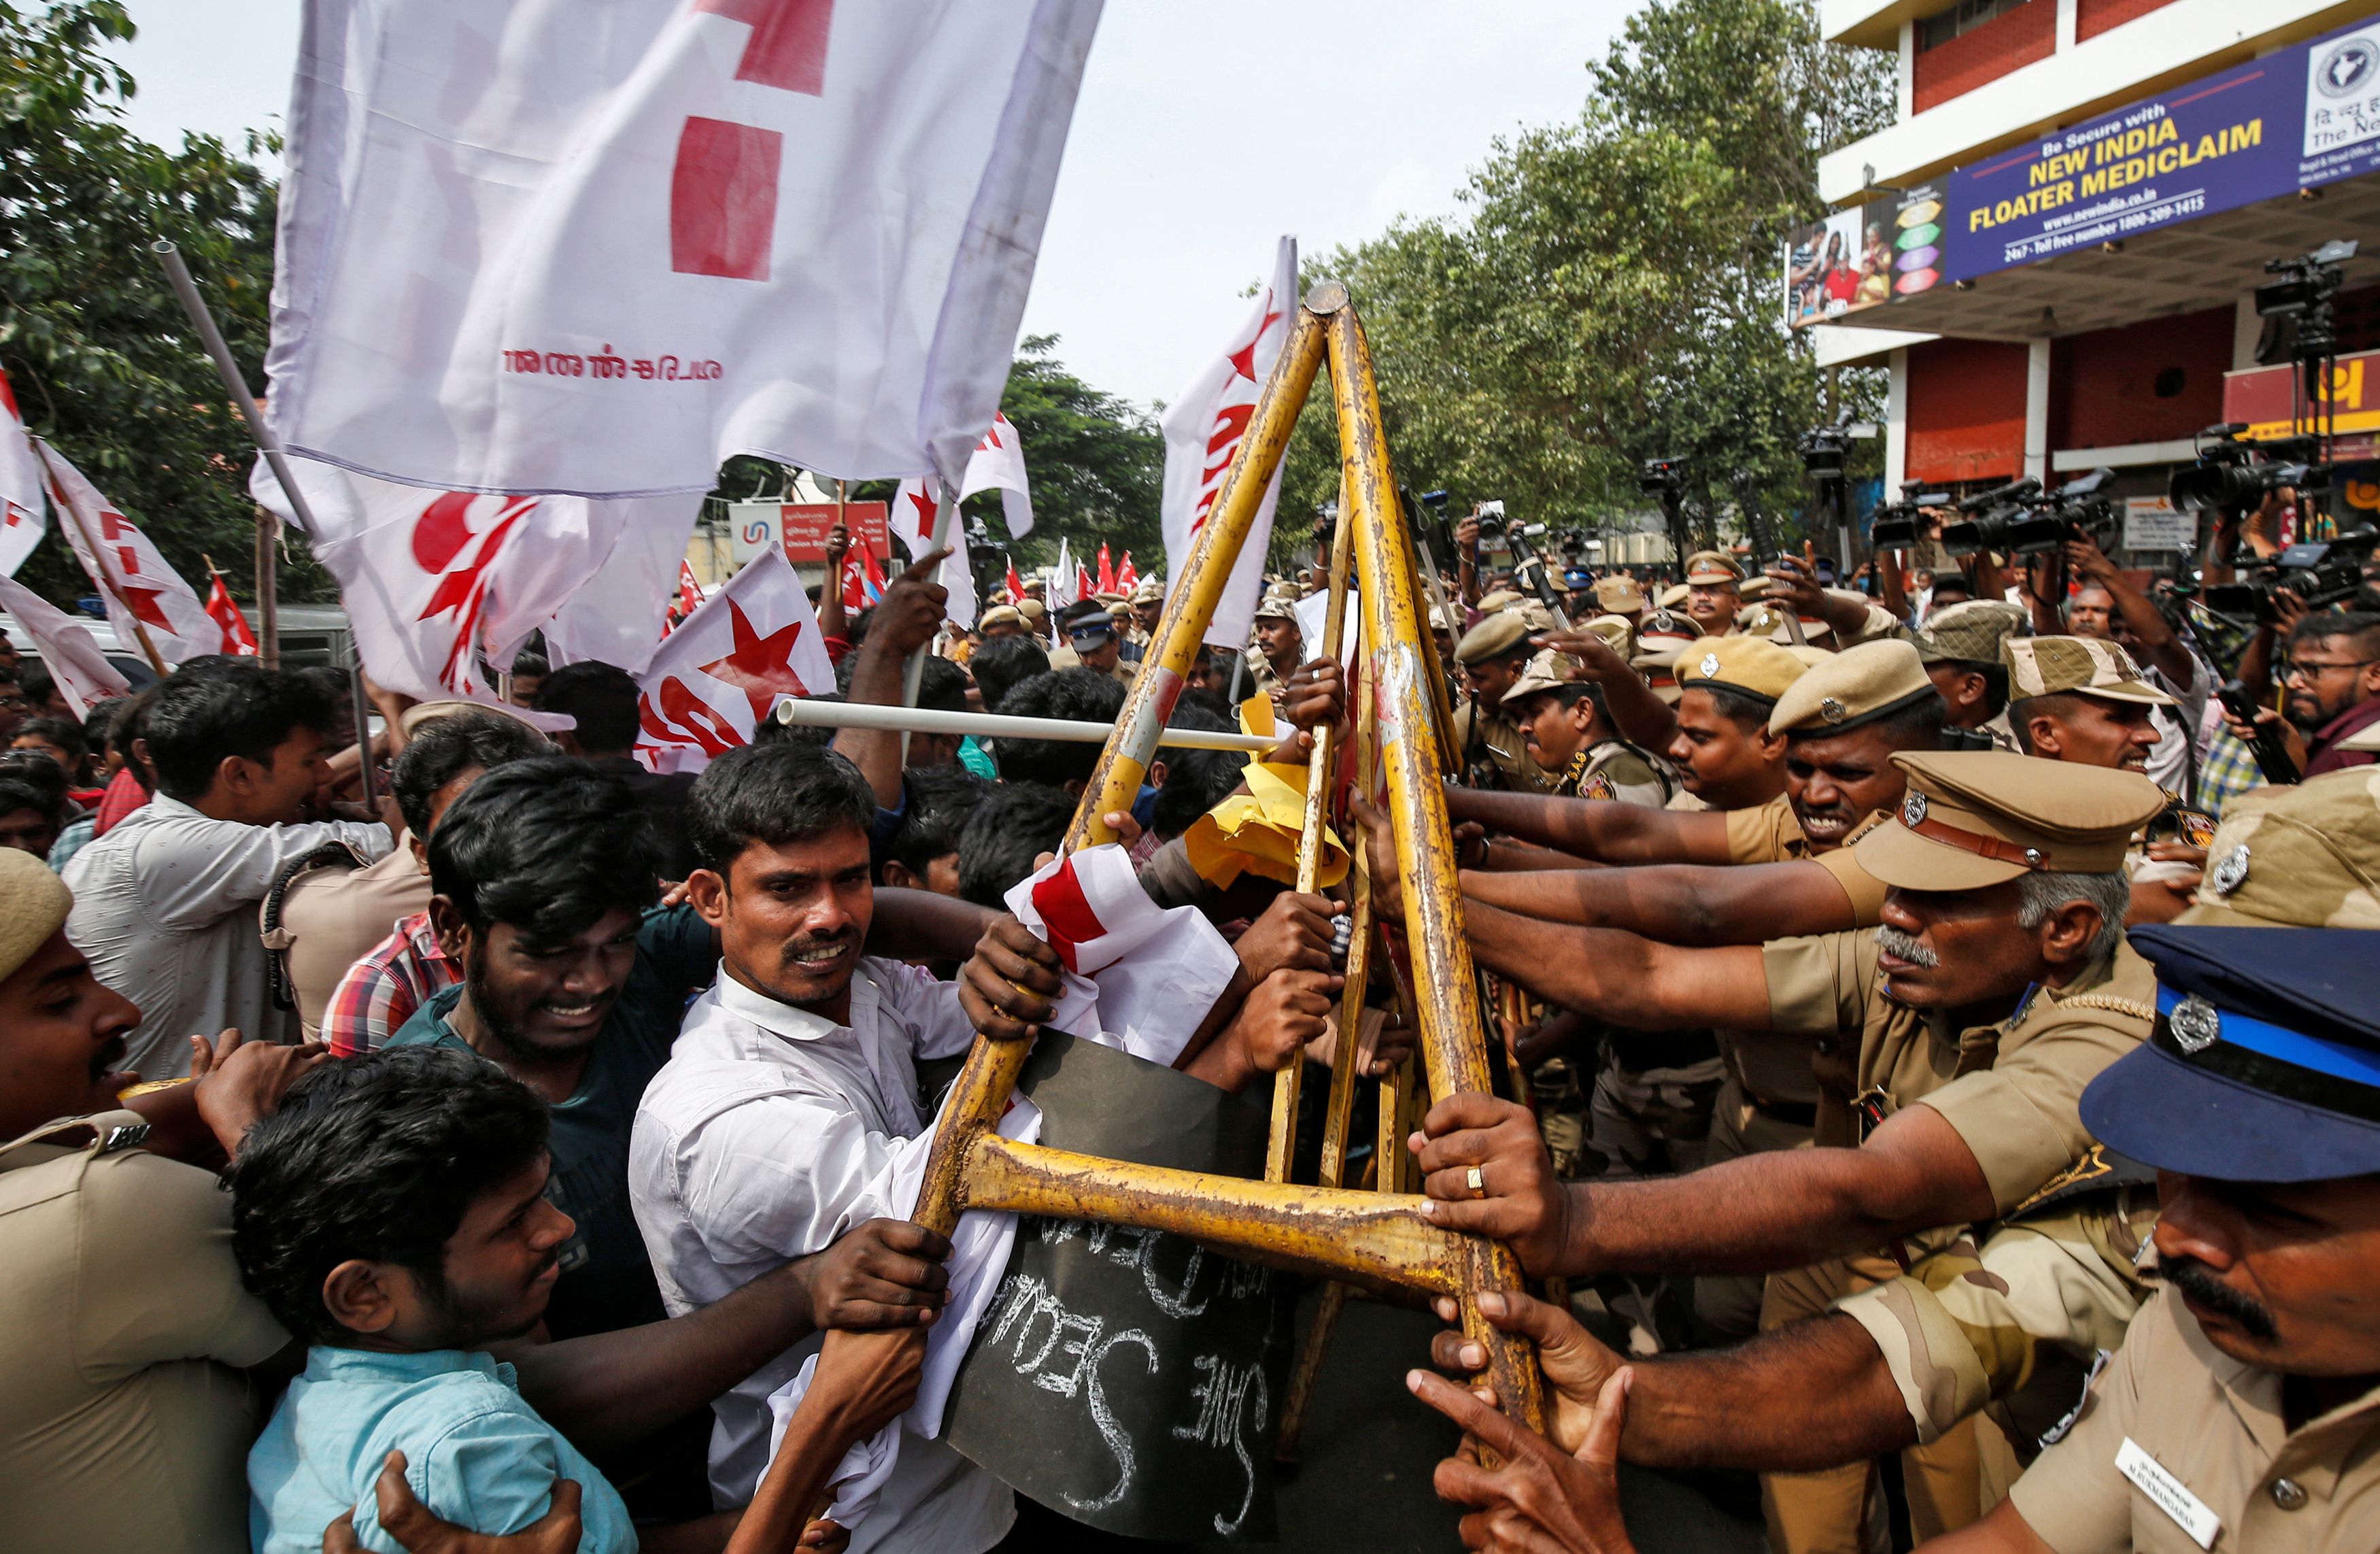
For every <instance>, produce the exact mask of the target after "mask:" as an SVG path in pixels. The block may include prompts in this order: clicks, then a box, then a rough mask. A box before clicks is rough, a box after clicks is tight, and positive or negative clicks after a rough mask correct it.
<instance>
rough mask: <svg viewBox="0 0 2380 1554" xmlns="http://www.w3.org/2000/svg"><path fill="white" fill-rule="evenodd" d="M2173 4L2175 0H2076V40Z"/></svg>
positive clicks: (2094, 35) (2093, 36)
mask: <svg viewBox="0 0 2380 1554" xmlns="http://www.w3.org/2000/svg"><path fill="white" fill-rule="evenodd" d="M2172 4H2173V0H2076V3H2075V6H2074V41H2075V42H2078V43H2082V42H2089V41H2090V40H2092V39H2094V38H2095V37H2097V36H2098V35H2099V34H2100V33H2102V32H2105V31H2107V30H2108V29H2109V28H2111V27H2121V26H2123V25H2124V23H2126V22H2128V21H2130V20H2131V19H2132V18H2134V17H2144V16H2146V15H2148V14H2149V13H2150V12H2151V11H2154V10H2159V9H2162V8H2163V7H2165V6H2170V5H2172Z"/></svg>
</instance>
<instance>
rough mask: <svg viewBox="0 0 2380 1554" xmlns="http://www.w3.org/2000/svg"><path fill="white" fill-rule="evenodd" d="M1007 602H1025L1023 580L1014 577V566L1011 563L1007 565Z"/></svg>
mask: <svg viewBox="0 0 2380 1554" xmlns="http://www.w3.org/2000/svg"><path fill="white" fill-rule="evenodd" d="M1008 602H1010V603H1011V604H1022V603H1024V602H1025V579H1024V578H1022V577H1018V576H1017V575H1016V564H1015V563H1014V562H1013V561H1012V562H1010V563H1009V564H1008Z"/></svg>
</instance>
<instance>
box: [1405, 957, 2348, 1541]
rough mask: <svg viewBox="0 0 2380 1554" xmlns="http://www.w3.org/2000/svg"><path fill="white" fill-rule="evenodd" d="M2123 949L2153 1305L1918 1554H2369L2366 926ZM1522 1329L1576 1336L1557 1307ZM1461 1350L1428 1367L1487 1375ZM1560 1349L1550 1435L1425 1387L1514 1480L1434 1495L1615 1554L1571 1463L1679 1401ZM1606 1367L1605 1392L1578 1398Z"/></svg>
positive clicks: (2118, 1067)
mask: <svg viewBox="0 0 2380 1554" xmlns="http://www.w3.org/2000/svg"><path fill="white" fill-rule="evenodd" d="M2133 941H2134V943H2135V945H2136V946H2137V948H2138V950H2139V953H2141V954H2142V955H2143V956H2144V957H2145V958H2146V959H2147V960H2148V961H2149V962H2150V963H2151V964H2152V965H2154V967H2155V973H2156V979H2157V983H2158V987H2157V990H2156V999H2157V1006H2158V1018H2157V1022H2156V1029H2155V1037H2154V1038H2153V1039H2152V1040H2151V1041H2150V1042H2148V1043H2145V1044H2143V1045H2142V1046H2139V1047H2137V1048H2135V1049H2134V1050H2132V1051H2131V1052H2130V1053H2128V1054H2127V1055H2126V1056H2124V1057H2123V1058H2121V1059H2119V1060H2118V1061H2117V1062H2115V1063H2114V1064H2112V1065H2110V1066H2109V1067H2108V1068H2107V1070H2106V1071H2105V1072H2103V1073H2101V1074H2099V1075H2097V1076H2096V1077H2095V1079H2093V1081H2092V1082H2091V1084H2090V1086H2089V1087H2087V1088H2086V1089H2085V1091H2084V1092H2083V1098H2082V1101H2081V1114H2082V1116H2083V1121H2084V1123H2086V1125H2087V1126H2089V1127H2090V1128H2091V1129H2092V1130H2094V1131H2095V1132H2096V1133H2098V1134H2100V1135H2103V1136H2104V1137H2105V1139H2106V1141H2107V1148H2108V1149H2110V1150H2113V1151H2118V1152H2120V1153H2121V1154H2123V1155H2125V1156H2128V1157H2130V1158H2131V1159H2136V1160H2139V1161H2141V1162H2143V1164H2145V1165H2148V1166H2153V1167H2155V1169H2156V1170H2158V1171H2159V1172H2160V1173H2161V1177H2160V1180H2161V1182H2162V1184H2163V1186H2164V1189H2165V1202H2164V1207H2163V1211H2162V1215H2161V1217H2160V1219H2159V1220H2158V1222H2157V1224H2156V1227H2155V1232H2153V1235H2152V1236H2151V1237H2150V1239H2149V1242H2148V1244H2147V1245H2146V1247H2145V1248H2144V1254H2145V1258H2146V1266H2145V1268H2144V1269H2143V1275H2144V1277H2145V1278H2146V1279H2148V1280H2149V1281H2152V1282H2153V1283H2155V1284H2157V1285H2162V1286H2164V1288H2162V1289H2159V1290H2158V1291H2157V1293H2155V1295H2154V1296H2153V1297H2152V1298H2151V1299H2149V1301H2148V1302H2147V1303H2146V1305H2144V1306H2143V1309H2142V1311H2141V1312H2140V1314H2139V1316H2138V1317H2136V1318H2134V1320H2133V1321H2132V1322H2131V1326H2130V1329H2128V1331H2127V1332H2126V1334H2125V1336H2124V1340H2123V1342H2122V1344H2121V1346H2120V1348H2116V1349H2114V1350H2112V1352H2104V1353H2102V1354H2100V1355H2099V1356H2098V1362H2099V1363H2098V1365H2097V1367H2096V1374H2095V1378H2094V1379H2093V1381H2092V1383H2091V1386H2090V1390H2089V1392H2088V1394H2087V1396H2085V1397H2084V1398H2083V1399H2082V1400H2081V1402H2080V1403H2079V1404H2078V1406H2076V1407H2075V1408H2074V1409H2073V1410H2072V1412H2071V1414H2070V1416H2069V1418H2067V1419H2066V1420H2063V1421H2061V1422H2060V1424H2059V1425H2058V1427H2055V1428H2054V1429H2053V1431H2052V1432H2051V1434H2052V1436H2053V1437H2054V1439H2052V1440H2051V1441H2050V1442H2049V1443H2048V1444H2047V1445H2046V1449H2045V1450H2044V1451H2043V1452H2042V1454H2041V1456H2040V1458H2039V1459H2038V1460H2037V1461H2036V1462H2034V1463H2033V1465H2032V1466H2031V1467H2030V1468H2028V1469H2027V1470H2026V1472H2025V1474H2024V1475H2023V1476H2022V1478H2020V1479H2019V1480H2018V1481H2017V1482H2016V1484H2015V1485H2014V1487H2012V1489H2011V1491H2010V1495H2009V1498H2008V1499H2006V1500H2005V1501H2004V1502H2002V1503H2001V1504H1999V1505H1998V1506H1997V1507H1996V1508H1995V1509H1994V1510H1993V1511H1992V1512H1990V1513H1989V1514H1988V1515H1986V1516H1985V1517H1984V1518H1983V1519H1982V1520H1981V1521H1980V1522H1979V1523H1977V1524H1974V1525H1973V1526H1972V1527H1969V1528H1967V1529H1965V1530H1964V1531H1963V1532H1961V1534H1960V1535H1959V1536H1956V1537H1955V1538H1950V1539H1945V1540H1943V1541H1942V1542H1940V1543H1937V1544H1928V1545H1925V1550H1926V1551H1929V1554H1952V1550H1953V1548H1955V1549H1956V1550H1957V1551H1958V1554H2039V1551H2041V1550H2044V1549H2054V1550H2056V1551H2058V1554H2193V1551H2199V1550H2207V1551H2214V1554H2245V1551H2254V1554H2294V1551H2299V1550H2303V1551H2307V1554H2313V1551H2316V1550H2321V1551H2330V1550H2349V1549H2356V1550H2361V1549H2368V1548H2380V1385H2375V1378H2380V1303H2375V1302H2374V1300H2373V1298H2372V1295H2371V1291H2372V1288H2373V1286H2374V1281H2380V1251H2375V1250H2374V1248H2375V1245H2376V1244H2380V1022H2375V1020H2374V1014H2373V1011H2374V1008H2376V1007H2380V963H2375V961H2374V958H2373V956H2372V954H2371V953H2370V951H2369V949H2368V948H2367V947H2366V944H2365V942H2364V941H2363V940H2362V934H2361V932H2360V931H2358V930H2352V929H2285V930H2279V931H2275V932H2269V933H2236V932H2229V931H2227V930H2226V929H2221V928H2214V927H2193V926H2183V925H2179V924H2177V925H2173V926H2170V927H2150V928H2146V929H2140V930H2138V931H2137V932H2136V933H2135V934H2134V935H2133ZM1527 1312H1528V1316H1529V1317H1530V1319H1531V1321H1532V1322H1533V1323H1534V1324H1535V1326H1536V1328H1537V1329H1542V1330H1544V1331H1546V1332H1548V1333H1549V1334H1551V1335H1552V1336H1554V1337H1556V1338H1559V1337H1560V1336H1561V1329H1560V1320H1559V1318H1558V1317H1554V1316H1552V1315H1550V1314H1549V1310H1548V1308H1546V1307H1543V1306H1538V1305H1531V1306H1530V1307H1528V1308H1527ZM1450 1340H1451V1335H1449V1336H1448V1337H1446V1338H1441V1340H1440V1341H1439V1354H1441V1355H1442V1356H1446V1357H1448V1358H1451V1359H1452V1360H1453V1361H1454V1363H1455V1367H1456V1368H1461V1369H1470V1368H1475V1366H1474V1365H1473V1363H1472V1362H1473V1358H1474V1356H1473V1355H1471V1354H1460V1353H1451V1351H1457V1350H1459V1349H1460V1345H1461V1341H1460V1340H1451V1342H1450ZM1570 1360H1571V1352H1569V1351H1566V1350H1563V1349H1560V1348H1557V1349H1553V1350H1549V1351H1548V1380H1549V1381H1551V1382H1552V1383H1553V1387H1552V1389H1551V1390H1552V1392H1553V1394H1554V1396H1553V1407H1552V1408H1551V1409H1550V1411H1549V1416H1550V1419H1551V1420H1552V1422H1553V1424H1554V1427H1555V1428H1554V1439H1551V1440H1547V1439H1541V1438H1537V1437H1535V1436H1532V1435H1529V1434H1527V1433H1526V1432H1525V1431H1522V1430H1518V1429H1515V1428H1513V1427H1511V1426H1509V1425H1508V1424H1506V1423H1505V1422H1504V1421H1502V1420H1501V1418H1500V1416H1497V1415H1493V1414H1491V1413H1490V1411H1489V1410H1488V1408H1487V1407H1486V1406H1485V1405H1484V1404H1481V1403H1479V1402H1476V1400H1475V1399H1473V1398H1472V1397H1471V1395H1470V1394H1469V1393H1468V1392H1466V1391H1464V1390H1462V1389H1460V1388H1457V1387H1455V1386H1453V1385H1452V1384H1451V1383H1448V1382H1446V1381H1444V1380H1442V1379H1441V1378H1435V1377H1430V1378H1418V1379H1416V1380H1415V1381H1414V1382H1413V1385H1414V1390H1415V1391H1416V1392H1418V1393H1419V1394H1420V1395H1421V1396H1422V1397H1423V1398H1424V1399H1425V1401H1427V1402H1430V1403H1431V1404H1432V1405H1433V1406H1435V1407H1437V1408H1439V1409H1440V1410H1441V1411H1442V1412H1444V1413H1446V1414H1448V1415H1449V1416H1450V1417H1452V1418H1454V1419H1455V1420H1456V1421H1457V1422H1458V1423H1461V1424H1463V1426H1464V1427H1466V1428H1471V1429H1475V1431H1476V1432H1477V1433H1478V1434H1479V1436H1480V1439H1481V1440H1482V1441H1483V1442H1484V1443H1485V1444H1486V1445H1487V1446H1488V1447H1489V1448H1491V1449H1493V1450H1495V1451H1499V1452H1500V1453H1501V1454H1502V1455H1503V1456H1504V1457H1505V1458H1506V1459H1507V1460H1508V1461H1509V1462H1511V1463H1512V1465H1511V1466H1509V1467H1507V1468H1505V1469H1503V1470H1501V1471H1499V1472H1492V1473H1491V1472H1488V1471H1485V1470H1475V1469H1472V1468H1470V1467H1468V1466H1467V1465H1464V1464H1458V1463H1445V1464H1441V1465H1440V1467H1439V1474H1438V1484H1439V1488H1440V1490H1441V1492H1442V1493H1445V1494H1447V1496H1448V1498H1449V1499H1454V1500H1456V1501H1458V1502H1460V1503H1463V1504H1465V1505H1468V1506H1473V1507H1476V1508H1479V1509H1480V1510H1483V1511H1486V1512H1489V1516H1488V1522H1489V1523H1490V1524H1492V1525H1494V1526H1495V1527H1496V1528H1497V1530H1498V1533H1499V1536H1500V1537H1502V1538H1504V1539H1506V1540H1507V1542H1506V1543H1504V1544H1500V1545H1499V1547H1511V1546H1517V1545H1518V1544H1520V1543H1521V1542H1524V1541H1525V1540H1528V1539H1531V1538H1542V1539H1545V1540H1546V1541H1545V1543H1544V1544H1542V1545H1540V1544H1531V1545H1530V1546H1531V1547H1540V1546H1552V1545H1553V1544H1554V1543H1555V1542H1556V1541H1557V1538H1556V1534H1557V1531H1558V1530H1559V1531H1560V1532H1567V1533H1569V1534H1570V1536H1569V1537H1568V1538H1567V1539H1566V1540H1561V1541H1560V1544H1559V1546H1560V1547H1563V1548H1593V1549H1596V1550H1598V1551H1601V1554H1622V1551H1624V1550H1626V1549H1628V1548H1630V1547H1631V1546H1630V1544H1629V1542H1628V1538H1627V1534H1626V1530H1625V1528H1624V1526H1623V1525H1622V1524H1621V1520H1620V1512H1619V1506H1618V1503H1617V1493H1616V1488H1617V1486H1616V1481H1615V1480H1614V1479H1613V1478H1612V1477H1611V1476H1610V1475H1609V1473H1608V1471H1607V1472H1597V1471H1594V1470H1592V1469H1589V1470H1588V1471H1585V1472H1576V1471H1568V1472H1566V1471H1564V1468H1563V1465H1562V1464H1561V1463H1560V1462H1559V1460H1558V1457H1557V1454H1558V1453H1560V1454H1565V1455H1566V1454H1568V1453H1570V1452H1574V1451H1582V1449H1583V1448H1586V1447H1587V1445H1588V1434H1589V1428H1590V1414H1592V1425H1591V1427H1592V1429H1593V1431H1594V1432H1595V1443H1594V1447H1593V1449H1592V1450H1591V1451H1585V1453H1584V1454H1585V1455H1587V1456H1590V1457H1597V1458H1599V1457H1600V1455H1601V1454H1602V1453H1607V1452H1609V1451H1612V1450H1613V1448H1614V1447H1617V1448H1618V1450H1619V1452H1620V1454H1622V1455H1627V1456H1631V1457H1634V1456H1636V1455H1637V1451H1635V1448H1636V1447H1637V1446H1638V1445H1639V1436H1640V1431H1639V1428H1638V1426H1639V1423H1640V1421H1641V1420H1643V1419H1644V1418H1645V1414H1646V1413H1647V1409H1646V1404H1647V1402H1653V1404H1654V1406H1653V1409H1652V1411H1651V1412H1653V1413H1654V1414H1655V1416H1656V1417H1657V1418H1658V1417H1659V1416H1661V1415H1665V1414H1672V1413H1674V1412H1675V1410H1674V1408H1671V1407H1669V1406H1666V1405H1665V1404H1664V1403H1663V1402H1658V1401H1656V1400H1652V1399H1649V1398H1648V1396H1647V1393H1646V1390H1645V1389H1644V1388H1643V1387H1642V1385H1641V1384H1640V1385H1637V1386H1633V1387H1632V1386H1627V1385H1625V1384H1624V1383H1621V1382H1620V1380H1619V1378H1618V1377H1617V1373H1616V1370H1613V1369H1612V1368H1611V1367H1609V1366H1603V1365H1601V1364H1599V1363H1597V1362H1590V1363H1589V1364H1587V1365H1584V1366H1573V1365H1572V1364H1571V1363H1570ZM1558 1372H1559V1373H1560V1374H1559V1375H1558V1374H1557V1373H1558ZM1597 1373H1601V1374H1602V1375H1604V1376H1605V1377H1606V1378H1607V1380H1608V1383H1609V1384H1607V1385H1605V1386H1603V1387H1602V1388H1601V1389H1600V1390H1599V1392H1593V1391H1589V1390H1586V1386H1585V1383H1586V1382H1587V1381H1588V1380H1589V1379H1591V1378H1593V1377H1594V1376H1596V1375H1597ZM1643 1376H1644V1370H1643V1369H1641V1368H1640V1369H1639V1370H1638V1371H1637V1374H1636V1376H1635V1377H1634V1378H1632V1379H1633V1380H1635V1381H1637V1382H1639V1383H1641V1381H1642V1379H1643ZM1590 1399H1592V1400H1593V1402H1589V1400H1590ZM1728 1402H1729V1403H1730V1406H1731V1407H1732V1408H1733V1410H1734V1412H1736V1413H1737V1414H1745V1415H1750V1414H1755V1413H1756V1410H1748V1409H1744V1408H1743V1407H1742V1406H1741V1405H1740V1402H1739V1400H1737V1399H1734V1398H1730V1399H1729V1400H1728ZM1597 1403H1599V1404H1600V1405H1601V1406H1600V1407H1596V1406H1594V1405H1595V1404H1597ZM1576 1461H1577V1460H1576V1459H1575V1458H1573V1460H1572V1463H1571V1465H1572V1466H1573V1467H1574V1466H1575V1465H1576ZM1548 1487H1551V1488H1552V1489H1553V1494H1552V1496H1551V1497H1550V1499H1548V1496H1547V1495H1546V1494H1545V1493H1544V1491H1545V1490H1546V1489H1547V1488H1548ZM1581 1528H1585V1529H1589V1530H1590V1531H1589V1532H1588V1534H1587V1536H1585V1540H1584V1541H1581V1539H1580V1537H1579V1535H1578V1532H1577V1529H1581Z"/></svg>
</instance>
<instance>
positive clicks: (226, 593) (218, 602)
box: [200, 557, 257, 659]
mask: <svg viewBox="0 0 2380 1554" xmlns="http://www.w3.org/2000/svg"><path fill="white" fill-rule="evenodd" d="M200 559H201V560H204V561H206V564H207V576H208V577H210V578H212V579H213V581H212V585H211V586H210V587H209V588H208V589H207V603H206V611H207V618H208V619H209V620H212V622H214V623H215V625H216V626H217V627H218V628H219V629H221V631H222V632H223V646H222V647H221V648H219V649H217V651H218V652H224V653H229V654H230V655H232V656H233V657H234V658H243V659H252V658H254V657H256V656H257V646H256V633H254V632H253V631H250V630H249V628H248V617H247V616H246V615H243V614H241V613H239V604H238V602H237V601H235V600H234V599H233V598H232V596H231V590H230V589H226V588H225V587H224V580H223V574H222V573H220V572H218V571H216V570H215V564H214V562H213V561H212V559H209V558H206V557H201V558H200Z"/></svg>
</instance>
